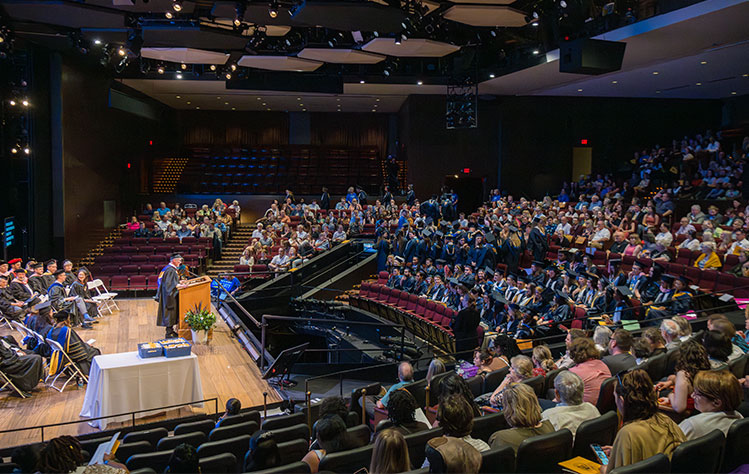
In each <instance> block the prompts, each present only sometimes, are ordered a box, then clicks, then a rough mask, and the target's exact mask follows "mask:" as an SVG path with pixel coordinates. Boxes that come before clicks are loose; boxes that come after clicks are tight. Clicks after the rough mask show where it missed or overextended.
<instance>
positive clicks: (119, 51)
mask: <svg viewBox="0 0 749 474" xmlns="http://www.w3.org/2000/svg"><path fill="white" fill-rule="evenodd" d="M117 55H118V56H120V57H125V56H127V51H126V50H125V48H123V47H122V46H120V47H119V48H117Z"/></svg>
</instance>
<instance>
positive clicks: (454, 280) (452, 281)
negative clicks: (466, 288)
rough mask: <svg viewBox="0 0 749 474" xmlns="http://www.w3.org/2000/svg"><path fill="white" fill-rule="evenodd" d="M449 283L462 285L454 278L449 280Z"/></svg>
mask: <svg viewBox="0 0 749 474" xmlns="http://www.w3.org/2000/svg"><path fill="white" fill-rule="evenodd" d="M447 282H448V283H450V284H451V285H459V284H460V282H459V281H458V279H457V278H452V277H450V278H448V279H447Z"/></svg>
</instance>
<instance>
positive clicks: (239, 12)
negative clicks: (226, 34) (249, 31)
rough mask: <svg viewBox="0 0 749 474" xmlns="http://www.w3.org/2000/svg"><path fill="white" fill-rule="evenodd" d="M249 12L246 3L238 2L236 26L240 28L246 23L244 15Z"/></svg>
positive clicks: (235, 16)
mask: <svg viewBox="0 0 749 474" xmlns="http://www.w3.org/2000/svg"><path fill="white" fill-rule="evenodd" d="M246 10H247V5H245V4H244V2H237V4H236V5H235V6H234V12H235V15H234V26H236V27H240V26H241V25H242V22H243V21H244V13H245V11H246Z"/></svg>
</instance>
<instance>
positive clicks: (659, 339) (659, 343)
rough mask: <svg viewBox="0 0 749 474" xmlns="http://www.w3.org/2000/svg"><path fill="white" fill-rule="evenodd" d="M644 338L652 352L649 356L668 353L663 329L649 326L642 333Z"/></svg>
mask: <svg viewBox="0 0 749 474" xmlns="http://www.w3.org/2000/svg"><path fill="white" fill-rule="evenodd" d="M642 339H644V340H645V342H647V344H648V347H649V348H650V352H649V354H648V357H654V356H657V355H659V354H665V353H666V341H665V340H663V336H662V335H661V331H660V330H659V329H657V328H647V329H646V330H645V331H644V332H643V333H642Z"/></svg>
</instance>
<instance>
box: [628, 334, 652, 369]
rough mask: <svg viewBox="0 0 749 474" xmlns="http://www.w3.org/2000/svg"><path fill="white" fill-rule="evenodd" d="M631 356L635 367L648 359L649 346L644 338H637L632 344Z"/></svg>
mask: <svg viewBox="0 0 749 474" xmlns="http://www.w3.org/2000/svg"><path fill="white" fill-rule="evenodd" d="M632 355H634V356H635V362H637V365H641V364H644V363H645V362H647V361H648V359H649V358H650V344H649V343H648V341H647V339H645V337H637V338H635V340H634V341H633V342H632Z"/></svg>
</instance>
